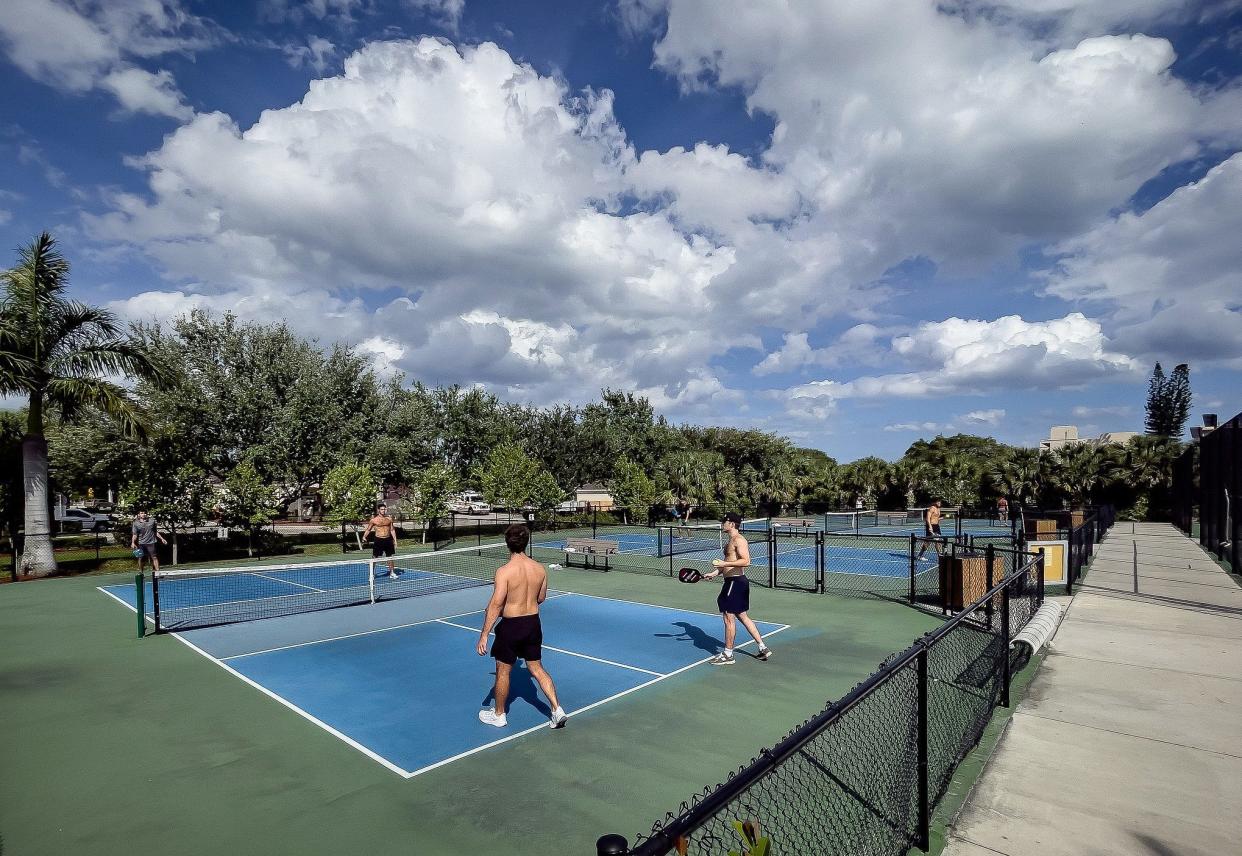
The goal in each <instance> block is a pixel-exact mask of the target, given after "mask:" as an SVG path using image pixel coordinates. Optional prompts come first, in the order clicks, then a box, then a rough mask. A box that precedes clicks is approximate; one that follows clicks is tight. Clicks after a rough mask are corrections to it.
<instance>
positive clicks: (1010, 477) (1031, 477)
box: [989, 449, 1041, 509]
mask: <svg viewBox="0 0 1242 856" xmlns="http://www.w3.org/2000/svg"><path fill="white" fill-rule="evenodd" d="M1040 465H1041V461H1040V453H1039V450H1037V449H1014V450H1013V451H1012V452H1010V453H1009V455H1008V456H1007V457H1006V458H1005V459H1004V460H1002V461H1001V462H1000V463H998V464H997V465H996V466H995V467H994V468H993V469H992V472H991V473H990V474H989V475H990V476H991V478H992V483H993V484H994V485H995V486H996V488H997V490H999V491H1000V493H1001V494H1002V495H1004V496H1006V497H1007V498H1008V499H1009V500H1010V501H1011V502H1013V503H1014V504H1015V505H1016V506H1017V508H1019V509H1020V508H1022V506H1023V505H1025V504H1026V501H1027V500H1028V499H1033V498H1034V497H1035V495H1036V494H1038V493H1039V488H1040V484H1041V478H1040V474H1041V466H1040Z"/></svg>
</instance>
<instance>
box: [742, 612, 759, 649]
mask: <svg viewBox="0 0 1242 856" xmlns="http://www.w3.org/2000/svg"><path fill="white" fill-rule="evenodd" d="M737 620H738V621H740V622H742V626H743V627H745V628H746V632H747V633H749V634H750V635H751V636H752V637H754V640H755V641H756V642H758V643H759V650H760V651H762V650H763V648H764V645H763V637H762V636H760V635H759V628H758V627H757V626H755V622H754V621H752V620H751V617H750V615H749V614H748V613H745V612H743V613H741V614H740V615H738V617H737Z"/></svg>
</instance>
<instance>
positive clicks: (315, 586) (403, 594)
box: [144, 544, 509, 631]
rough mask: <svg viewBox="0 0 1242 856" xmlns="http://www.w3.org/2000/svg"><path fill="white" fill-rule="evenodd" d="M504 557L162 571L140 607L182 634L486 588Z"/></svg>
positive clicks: (502, 553) (452, 554)
mask: <svg viewBox="0 0 1242 856" xmlns="http://www.w3.org/2000/svg"><path fill="white" fill-rule="evenodd" d="M508 559H509V551H508V549H507V548H506V547H505V545H504V544H496V545H492V546H487V547H471V548H467V549H463V550H455V551H444V552H439V553H433V552H428V553H419V554H412V555H404V556H393V557H388V558H378V559H371V558H362V557H359V558H357V559H344V560H336V561H331V562H305V563H301V564H289V565H252V566H248V567H237V568H210V569H200V570H189V571H183V570H166V571H165V570H161V571H157V572H156V573H155V574H154V575H153V576H152V578H151V580H150V581H149V582H146V583H145V585H146V586H147V591H146V592H145V593H144V595H145V596H144V601H145V603H146V605H147V608H148V609H149V610H151V618H152V619H153V621H154V623H155V628H156V630H157V631H163V630H189V629H192V628H195V627H213V626H216V625H220V624H234V623H238V622H242V621H256V620H258V619H263V618H277V617H282V616H288V615H297V614H299V613H304V612H316V611H319V610H324V609H335V608H337V607H342V606H357V605H360V604H368V603H378V602H380V601H384V600H394V599H398V598H407V597H422V596H426V595H432V594H439V593H441V592H447V591H454V590H457V589H466V588H473V587H475V586H486V585H490V584H491V582H492V578H493V576H494V574H495V572H496V569H497V568H498V567H500V566H501V565H502V564H504V563H505V562H506V561H508ZM390 565H391V566H392V567H391V569H390V567H389V566H390Z"/></svg>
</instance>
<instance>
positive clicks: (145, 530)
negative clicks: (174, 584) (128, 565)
mask: <svg viewBox="0 0 1242 856" xmlns="http://www.w3.org/2000/svg"><path fill="white" fill-rule="evenodd" d="M130 532H131V534H130V538H129V548H130V549H131V550H133V551H134V552H135V553H136V554H138V573H142V565H143V562H145V561H146V560H147V559H150V560H151V570H152V571H158V570H159V569H160V557H159V556H158V555H156V551H155V544H156V542H157V541H158V542H159V543H160V544H164V545H167V544H168V542H167V541H165V540H164V536H163V535H161V534H160V533H159V530H158V529H156V526H155V521H154V520H152V519H151V518H149V517H148V516H147V513H146V512H145V511H139V512H138V517H137V518H135V519H134V525H133V526H132V527H131V528H130Z"/></svg>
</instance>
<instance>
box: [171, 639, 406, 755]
mask: <svg viewBox="0 0 1242 856" xmlns="http://www.w3.org/2000/svg"><path fill="white" fill-rule="evenodd" d="M172 635H173V636H174V637H175V638H176V639H177V641H178V642H180V643H181V644H183V645H185V646H186V647H187V648H189V649H190V650H191V651H196V652H198V653H199V654H202V655H203V656H204V657H206V658H207V659H208V660H210V661H211V662H213V663H215V664H216V665H217V666H219V667H220V668H221V669H224V670H225V671H226V672H228V673H229V674H231V675H234V676H235V677H238V678H241V680H242V681H244V682H245V683H247V684H249V685H250V686H252V687H254V688H255V689H256V690H258V691H259V692H261V693H263V694H264V695H265V696H267V697H268V698H272V699H275V700H276V701H278V702H280V703H281V704H283V705H284V706H285V707H287V708H289V709H290V710H291V711H293V712H294V713H296V714H297V715H298V716H301V717H303V718H304V719H306V720H307V721H308V722H312V723H314V724H315V725H318V726H319V727H320V728H322V729H323V730H324V731H326V732H328V733H329V734H331V735H332V736H333V737H339V738H340V739H341V740H343V741H345V743H346V744H348V745H349V746H352V747H354V748H355V749H357V750H358V751H359V752H361V753H362V754H363V755H366V756H367V757H368V758H370V759H371V760H372V761H377V762H379V763H380V764H382V765H383V766H385V767H387V768H388V769H389V770H392V771H393V772H394V773H396V774H397V775H399V776H402V777H404V778H407V779H408V778H410V777H411V776H413V775H414V774H413V773H410V772H409V771H408V770H403V769H402V768H400V767H398V766H397V765H396V764H394V763H393V762H392V761H389V760H388V759H387V758H385V757H384V756H383V755H380V754H379V753H377V752H373V751H372V750H370V749H368V748H367V747H365V746H363V745H362V744H361V743H359V742H358V741H357V740H354V739H353V738H352V737H348V736H346V735H345V734H342V733H341V732H340V731H337V730H336V729H335V728H333V727H332V726H331V725H328V723H326V722H324V721H322V720H320V719H317V718H315V717H314V716H312V715H311V714H310V713H307V712H306V711H305V710H303V709H302V708H300V707H298V706H297V705H296V704H294V703H293V702H291V701H289V700H288V699H286V698H284V697H283V696H279V695H277V694H276V693H274V692H272V691H271V690H269V689H268V688H267V687H265V686H263V685H262V684H260V683H258V682H257V681H252V680H251V679H250V678H248V677H246V676H245V675H243V674H242V673H241V672H239V671H237V670H236V669H234V668H233V667H232V666H230V665H229V664H228V663H225V662H224V661H223V660H221V659H219V658H218V657H213V656H212V655H211V654H208V653H207V652H206V651H204V650H203V649H202V648H199V647H198V646H197V645H195V644H194V643H193V642H191V641H189V640H188V639H186V638H185V637H184V636H182V635H181V634H180V633H173V634H172Z"/></svg>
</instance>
